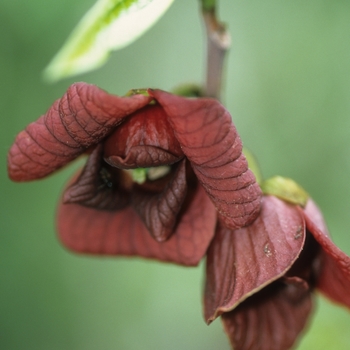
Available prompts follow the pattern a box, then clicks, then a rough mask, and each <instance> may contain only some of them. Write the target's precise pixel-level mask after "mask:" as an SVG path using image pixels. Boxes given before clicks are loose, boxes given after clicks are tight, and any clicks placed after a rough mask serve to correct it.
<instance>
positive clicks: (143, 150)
mask: <svg viewBox="0 0 350 350" xmlns="http://www.w3.org/2000/svg"><path fill="white" fill-rule="evenodd" d="M104 157H105V159H106V161H107V162H108V163H110V164H111V165H113V166H116V167H118V168H122V169H131V168H147V167H155V166H159V165H168V164H173V163H175V162H177V161H179V160H180V159H181V158H183V157H184V154H183V152H182V150H181V147H180V144H179V142H178V141H177V139H176V138H175V135H174V131H173V129H172V127H171V126H170V124H169V122H168V120H167V116H166V114H165V112H164V110H163V108H161V107H160V106H159V105H154V104H153V105H149V106H146V107H144V108H142V109H141V110H138V111H137V112H135V113H133V114H132V115H131V116H130V117H129V118H128V119H127V120H126V121H125V122H124V123H123V124H122V125H120V126H119V127H118V128H117V129H116V130H115V131H114V132H113V133H112V134H111V135H110V136H109V137H108V138H107V140H106V142H105V144H104Z"/></svg>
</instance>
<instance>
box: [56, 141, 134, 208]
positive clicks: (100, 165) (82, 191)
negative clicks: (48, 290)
mask: <svg viewBox="0 0 350 350" xmlns="http://www.w3.org/2000/svg"><path fill="white" fill-rule="evenodd" d="M102 150H103V149H102V145H98V146H97V147H96V148H95V150H94V151H93V152H92V153H91V155H90V156H89V158H88V161H87V163H86V165H85V167H84V169H83V171H82V172H81V174H80V175H79V177H78V178H77V180H76V181H75V182H74V183H73V184H72V185H70V186H69V187H68V188H67V189H66V190H65V192H64V195H63V201H64V203H78V204H80V205H83V206H86V207H90V208H95V209H101V210H120V209H122V208H125V207H126V206H127V205H128V204H129V202H130V191H127V189H126V188H127V187H128V186H127V185H128V184H126V183H125V182H126V181H127V179H126V176H127V174H125V173H123V172H122V170H119V169H113V168H111V167H110V166H109V165H108V164H106V163H105V162H104V160H103V158H102ZM129 181H130V182H131V181H132V180H131V179H130V180H129Z"/></svg>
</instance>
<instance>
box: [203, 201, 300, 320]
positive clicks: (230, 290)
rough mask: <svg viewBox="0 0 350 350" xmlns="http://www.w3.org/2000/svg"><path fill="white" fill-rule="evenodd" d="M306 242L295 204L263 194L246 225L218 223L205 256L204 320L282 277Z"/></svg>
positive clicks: (231, 307) (230, 307)
mask: <svg viewBox="0 0 350 350" xmlns="http://www.w3.org/2000/svg"><path fill="white" fill-rule="evenodd" d="M304 242H305V226H304V220H303V218H302V216H301V215H300V213H299V212H298V210H297V209H296V207H295V206H293V205H289V204H287V203H285V202H284V201H282V200H279V199H277V198H276V197H272V196H265V197H263V202H262V209H261V213H260V215H259V217H258V218H257V219H256V220H255V221H254V223H253V224H252V225H250V226H248V227H245V228H241V229H238V230H234V231H233V230H230V229H228V228H226V227H224V226H223V225H220V224H219V225H218V228H217V231H216V234H215V237H214V239H213V241H212V243H211V245H210V247H209V250H208V254H207V275H206V284H205V295H204V316H205V319H206V321H207V322H208V323H210V322H211V321H213V320H214V319H215V318H216V317H218V316H220V315H221V314H222V313H223V312H228V311H230V310H232V309H234V308H235V307H237V305H238V304H240V303H241V302H242V301H244V300H245V299H246V298H248V297H249V296H251V295H252V294H254V293H257V292H258V291H259V290H261V289H262V288H263V287H265V286H267V285H268V284H270V283H272V282H273V281H275V280H276V279H278V278H280V277H281V276H283V275H284V274H285V273H286V271H288V270H289V269H290V268H291V266H292V265H293V263H294V262H295V260H296V259H297V258H298V257H299V254H300V252H301V250H302V249H303V246H304Z"/></svg>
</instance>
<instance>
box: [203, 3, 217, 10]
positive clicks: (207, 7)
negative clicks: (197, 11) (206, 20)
mask: <svg viewBox="0 0 350 350" xmlns="http://www.w3.org/2000/svg"><path fill="white" fill-rule="evenodd" d="M201 2H202V10H203V11H212V10H215V6H216V0H201Z"/></svg>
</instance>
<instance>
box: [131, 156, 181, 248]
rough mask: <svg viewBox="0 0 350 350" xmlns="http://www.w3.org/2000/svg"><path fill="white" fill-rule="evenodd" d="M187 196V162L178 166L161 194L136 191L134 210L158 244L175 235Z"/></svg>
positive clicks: (134, 193) (134, 194)
mask: <svg viewBox="0 0 350 350" xmlns="http://www.w3.org/2000/svg"><path fill="white" fill-rule="evenodd" d="M186 194H187V182H186V160H183V161H182V162H181V163H180V164H179V165H178V166H177V169H176V171H175V172H174V176H173V177H172V179H171V180H170V182H169V183H168V184H167V186H166V187H165V188H164V190H163V191H162V192H161V193H159V194H154V193H149V192H146V191H143V190H141V189H140V190H135V189H134V191H133V196H132V204H133V208H134V209H135V210H136V211H137V213H138V214H139V215H140V217H141V219H142V221H143V222H144V224H145V225H146V227H147V229H148V231H149V232H150V234H151V235H152V236H153V237H154V238H155V239H156V240H157V241H158V242H163V241H165V240H167V239H168V238H169V237H170V236H171V235H172V234H173V233H174V228H175V226H176V224H177V222H178V220H179V214H180V211H181V208H182V204H183V202H184V200H185V198H186Z"/></svg>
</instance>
